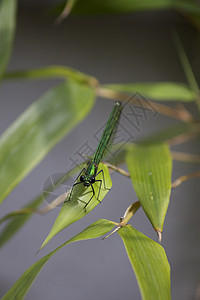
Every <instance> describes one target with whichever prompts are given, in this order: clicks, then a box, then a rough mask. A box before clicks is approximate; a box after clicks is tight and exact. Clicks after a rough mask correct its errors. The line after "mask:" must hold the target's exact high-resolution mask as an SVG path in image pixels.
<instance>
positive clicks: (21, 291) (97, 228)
mask: <svg viewBox="0 0 200 300" xmlns="http://www.w3.org/2000/svg"><path fill="white" fill-rule="evenodd" d="M114 226H115V224H114V223H112V222H111V221H108V220H98V221H96V222H94V223H93V224H91V225H90V226H88V227H87V228H86V229H85V230H83V231H82V232H80V233H79V234H77V235H76V236H74V237H73V238H72V239H70V240H69V241H67V242H65V243H64V244H62V245H61V246H59V247H58V248H56V249H55V250H54V251H52V252H51V253H49V254H47V255H46V256H44V257H43V258H41V259H40V260H39V261H38V262H36V263H35V264H34V265H32V266H31V267H30V268H29V269H27V270H26V271H25V272H24V274H23V275H22V276H21V277H20V278H19V279H18V280H17V281H16V282H15V284H14V285H13V286H12V287H11V289H10V290H9V291H8V292H7V293H6V294H5V295H4V296H3V298H2V300H14V299H15V300H22V299H24V297H25V295H26V293H27V292H28V290H29V288H30V287H31V285H32V283H33V281H34V280H35V279H36V277H37V275H38V274H39V272H40V270H41V269H42V268H43V266H44V265H45V264H46V262H47V261H48V260H49V259H50V258H51V256H52V255H53V254H55V253H56V252H57V251H58V250H60V249H61V248H62V247H64V246H66V245H68V244H70V243H73V242H76V241H80V240H88V239H94V238H98V237H101V236H102V235H104V234H106V233H108V232H109V231H110V230H112V229H113V227H114Z"/></svg>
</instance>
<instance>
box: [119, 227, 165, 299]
mask: <svg viewBox="0 0 200 300" xmlns="http://www.w3.org/2000/svg"><path fill="white" fill-rule="evenodd" d="M118 233H119V235H120V236H121V238H122V240H123V242H124V246H125V248H126V251H127V254H128V258H129V260H130V263H131V265H132V268H133V270H134V272H135V275H136V278H137V282H138V284H139V287H140V292H141V295H142V299H143V300H155V299H165V300H170V299H171V292H170V266H169V263H168V260H167V256H166V254H165V251H164V249H163V247H162V246H161V245H159V244H158V243H156V242H154V241H153V240H151V239H149V238H148V237H146V236H145V235H144V234H142V233H141V232H139V231H137V230H136V229H135V228H133V227H132V226H130V225H128V226H125V227H123V228H122V229H120V230H119V231H118Z"/></svg>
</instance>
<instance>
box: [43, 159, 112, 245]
mask: <svg viewBox="0 0 200 300" xmlns="http://www.w3.org/2000/svg"><path fill="white" fill-rule="evenodd" d="M99 170H103V172H104V178H105V187H106V189H105V187H104V183H103V178H102V173H100V174H99V175H98V179H100V180H102V186H101V190H100V193H99V188H100V182H95V183H94V184H93V188H94V192H95V195H94V197H93V198H92V200H91V201H90V203H89V204H88V205H87V207H86V209H85V204H86V203H88V201H89V200H90V198H91V196H92V189H91V187H85V186H84V185H83V184H79V185H77V186H75V187H74V189H73V193H72V197H71V200H70V201H67V199H68V198H69V194H68V197H67V199H66V202H65V203H64V204H63V206H62V208H61V210H60V213H59V215H58V217H57V219H56V221H55V223H54V225H53V227H52V228H51V231H50V233H49V235H48V236H47V238H46V239H45V241H44V243H43V244H42V246H41V248H43V247H44V246H45V245H46V244H47V243H48V242H49V241H50V240H51V239H52V238H53V237H54V236H55V235H56V234H57V233H59V232H60V231H61V230H63V229H64V228H66V227H67V226H69V225H70V224H72V223H74V222H76V221H78V220H79V219H81V218H83V217H84V216H85V215H86V214H88V213H89V212H90V211H91V210H92V209H94V208H95V206H97V204H99V200H100V201H102V200H103V198H104V197H105V196H106V194H107V193H108V190H109V189H110V188H111V187H112V181H111V178H110V174H109V171H108V168H107V166H106V165H104V164H102V163H100V164H99ZM98 194H99V198H98V199H99V200H98V199H97V197H98ZM63 196H64V199H65V198H66V195H63Z"/></svg>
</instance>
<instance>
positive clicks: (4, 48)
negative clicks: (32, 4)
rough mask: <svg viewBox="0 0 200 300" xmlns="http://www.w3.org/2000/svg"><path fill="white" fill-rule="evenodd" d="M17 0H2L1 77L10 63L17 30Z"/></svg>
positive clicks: (0, 15) (0, 25) (0, 20)
mask: <svg viewBox="0 0 200 300" xmlns="http://www.w3.org/2000/svg"><path fill="white" fill-rule="evenodd" d="M16 9H17V1H16V0H1V1H0V79H1V77H2V75H3V73H4V71H5V69H6V66H7V64H8V61H9V58H10V53H11V49H12V43H13V38H14V31H15V21H16V20H15V19H16Z"/></svg>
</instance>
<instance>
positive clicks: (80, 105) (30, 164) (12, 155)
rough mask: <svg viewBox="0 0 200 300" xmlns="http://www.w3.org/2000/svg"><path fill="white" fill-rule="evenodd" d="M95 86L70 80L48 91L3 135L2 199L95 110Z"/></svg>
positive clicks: (0, 144) (0, 147)
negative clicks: (93, 87) (93, 107)
mask: <svg viewBox="0 0 200 300" xmlns="http://www.w3.org/2000/svg"><path fill="white" fill-rule="evenodd" d="M94 98H95V93H94V90H93V89H92V88H91V87H89V86H87V85H84V84H80V83H77V82H74V81H68V82H64V83H62V84H60V85H59V86H57V87H55V88H54V89H52V90H50V91H48V92H46V93H45V94H44V95H43V96H41V98H40V99H39V100H38V101H36V102H35V103H33V104H32V105H31V106H30V107H29V108H28V109H27V110H26V111H25V112H24V113H23V114H22V115H21V116H20V117H19V118H18V119H17V120H16V121H15V122H14V123H13V124H12V125H11V126H10V127H9V128H8V129H7V130H6V131H5V132H4V133H3V135H2V136H1V137H0V153H1V155H0V182H1V185H0V203H1V202H2V201H3V199H4V198H5V197H6V196H7V195H8V194H9V193H10V192H11V191H12V189H13V188H14V187H15V186H16V185H17V184H18V183H19V182H20V181H21V180H22V179H23V178H24V177H25V176H26V175H27V174H28V173H29V172H30V171H31V170H32V169H33V168H34V167H35V166H36V165H37V164H38V163H39V162H40V161H41V160H42V159H43V158H44V157H45V155H46V154H47V153H48V152H49V151H50V150H51V149H52V148H53V147H54V146H55V145H56V144H57V143H58V142H59V141H60V140H61V139H62V138H63V137H64V136H65V135H66V134H67V133H68V132H69V131H70V130H72V129H73V128H74V127H75V126H76V125H77V124H78V123H79V122H80V121H81V120H82V119H83V118H84V117H85V116H86V115H87V114H88V112H89V111H90V110H91V108H92V105H93V103H94Z"/></svg>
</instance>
